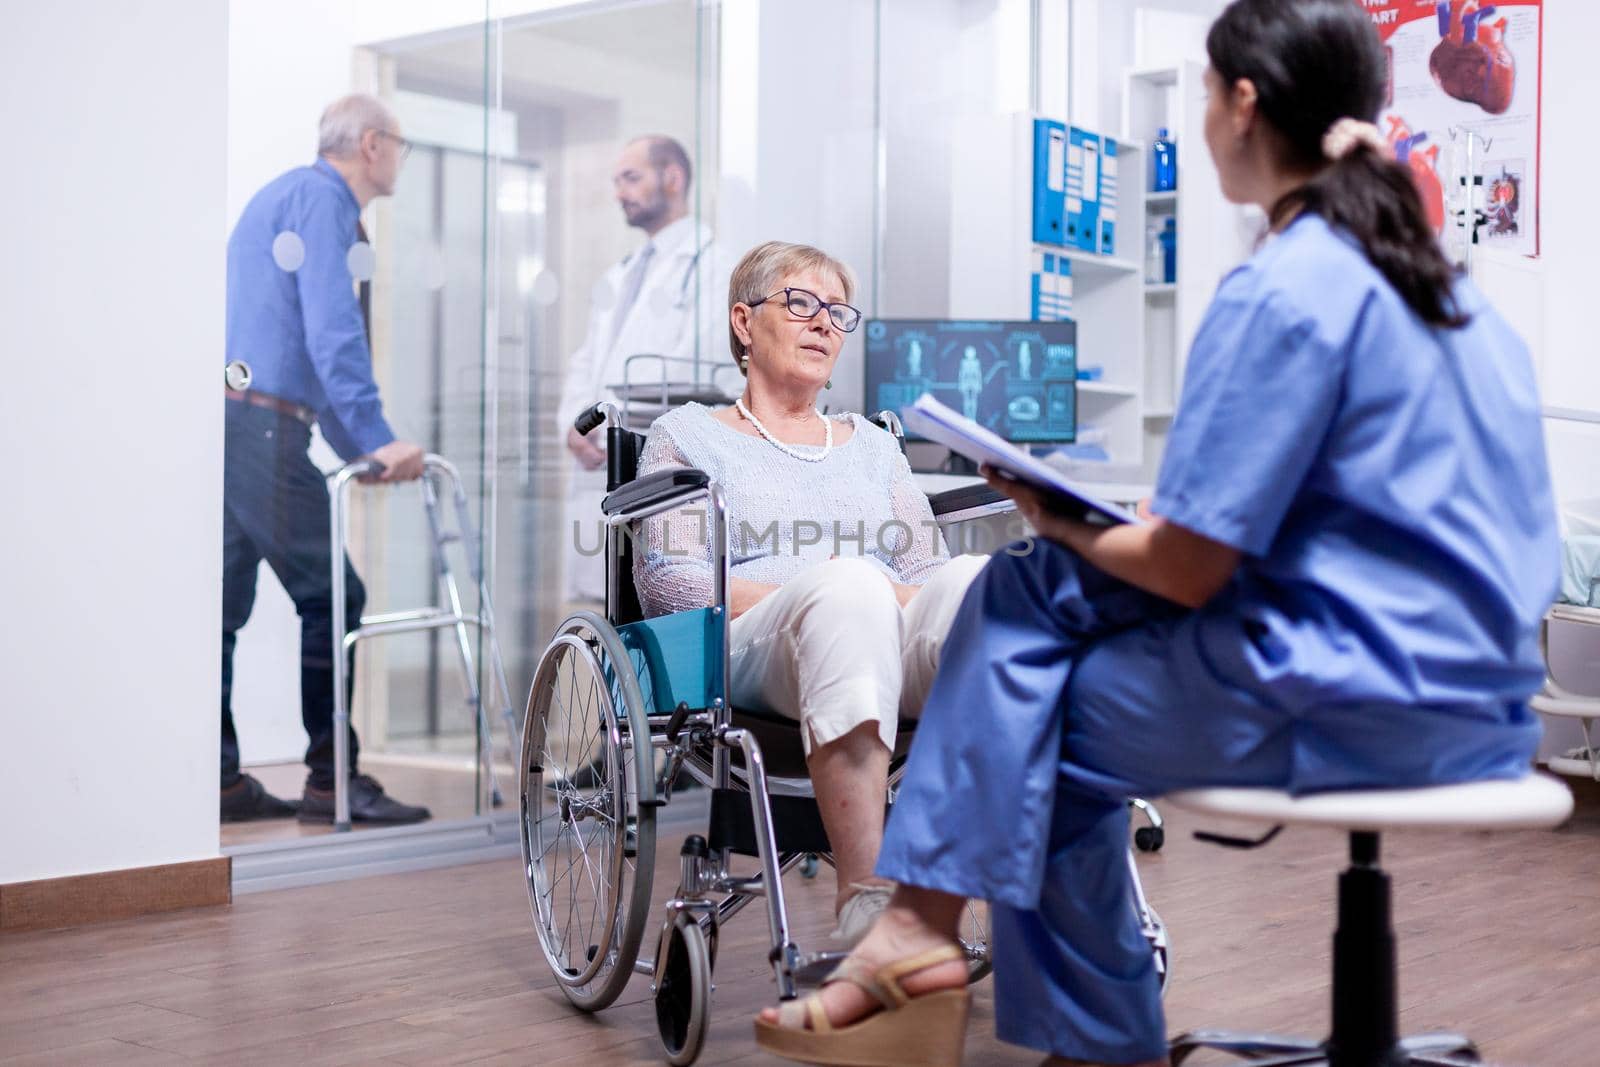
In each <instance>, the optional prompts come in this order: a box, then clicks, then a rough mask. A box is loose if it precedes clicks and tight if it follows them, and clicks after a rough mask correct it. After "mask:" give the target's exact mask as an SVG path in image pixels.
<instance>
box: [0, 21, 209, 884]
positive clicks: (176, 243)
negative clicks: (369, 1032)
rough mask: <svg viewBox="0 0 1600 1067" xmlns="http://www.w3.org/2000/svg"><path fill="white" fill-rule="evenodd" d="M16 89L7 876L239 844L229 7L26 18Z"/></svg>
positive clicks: (1, 193) (4, 755)
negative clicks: (224, 588)
mask: <svg viewBox="0 0 1600 1067" xmlns="http://www.w3.org/2000/svg"><path fill="white" fill-rule="evenodd" d="M74 57H76V58H74ZM152 57H158V60H157V61H152ZM0 99H4V100H7V101H9V102H11V103H12V104H13V105H15V106H12V107H9V108H8V109H7V114H8V118H7V120H6V149H7V163H6V165H5V166H4V167H3V168H0V203H5V204H8V205H10V206H11V210H10V211H9V212H8V218H7V224H6V233H7V244H8V246H9V248H10V250H11V254H9V255H6V256H4V257H0V323H3V324H4V325H3V327H0V329H3V330H4V343H3V346H0V350H3V351H4V353H5V360H6V363H7V367H6V372H7V373H6V379H7V393H8V395H9V396H10V397H11V400H12V403H11V404H10V405H9V410H8V412H7V416H6V418H5V419H4V420H0V448H3V450H4V454H5V455H6V456H8V457H11V460H12V462H13V463H14V464H15V474H14V475H13V485H14V486H19V487H20V495H18V496H14V497H13V500H12V501H11V506H10V507H8V508H7V509H6V511H7V514H8V516H9V517H8V518H7V519H6V520H5V525H4V527H3V532H0V545H3V547H4V554H5V558H6V560H7V563H6V566H5V567H4V568H3V569H0V575H3V576H0V595H3V600H4V603H5V604H6V605H7V609H6V612H5V614H4V618H5V621H4V623H3V624H0V627H3V630H0V634H3V636H0V642H3V647H4V649H5V653H4V664H5V688H4V696H3V697H0V699H3V701H4V705H3V706H4V712H3V716H4V723H3V731H4V733H3V741H0V812H3V813H4V814H3V815H0V882H12V881H25V880H30V879H38V878H50V877H58V876H65V875H72V874H79V873H87V872H93V871H103V870H114V869H119V868H128V867H140V866H146V865H151V864H160V863H171V862H178V861H185V860H194V859H200V858H205V857H210V856H215V855H216V854H217V799H216V798H217V691H218V658H217V649H218V641H219V637H218V633H219V629H218V627H219V624H220V623H219V620H220V614H221V604H220V597H219V594H218V590H219V589H220V587H221V573H222V564H221V545H220V540H221V539H220V536H219V534H220V527H221V513H220V490H221V484H222V402H221V397H220V396H219V395H218V393H219V389H218V385H219V380H218V379H219V375H218V369H219V365H220V362H221V361H220V359H219V355H220V353H221V351H222V343H223V252H224V237H225V234H226V229H225V223H226V221H227V219H226V203H225V188H226V186H225V181H226V165H227V155H226V141H227V9H226V7H225V6H223V5H219V4H216V3H214V2H211V0H168V2H166V3H163V4H160V5H130V4H126V3H120V2H116V0H77V2H74V3H70V4H29V5H24V6H19V7H17V8H15V9H14V10H13V11H11V12H10V13H9V14H8V17H7V20H6V31H5V33H4V34H3V35H0ZM19 102H25V104H19Z"/></svg>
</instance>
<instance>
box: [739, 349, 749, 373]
mask: <svg viewBox="0 0 1600 1067" xmlns="http://www.w3.org/2000/svg"><path fill="white" fill-rule="evenodd" d="M739 369H740V370H742V371H748V370H749V369H750V353H748V352H746V353H745V354H744V355H742V356H740V357H739Z"/></svg>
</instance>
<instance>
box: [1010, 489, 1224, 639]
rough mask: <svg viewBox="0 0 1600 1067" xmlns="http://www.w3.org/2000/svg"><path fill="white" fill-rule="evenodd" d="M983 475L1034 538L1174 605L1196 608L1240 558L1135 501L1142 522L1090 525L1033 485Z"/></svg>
mask: <svg viewBox="0 0 1600 1067" xmlns="http://www.w3.org/2000/svg"><path fill="white" fill-rule="evenodd" d="M984 477H985V478H986V479H988V482H989V484H990V485H992V486H993V487H994V488H995V489H996V490H997V491H998V492H1000V493H1003V494H1005V495H1006V496H1008V497H1010V498H1011V499H1012V500H1015V501H1016V502H1017V511H1018V512H1020V513H1021V514H1022V516H1023V517H1024V518H1026V519H1027V520H1028V521H1029V522H1030V523H1032V524H1033V528H1034V529H1035V530H1037V531H1038V532H1039V536H1040V537H1044V538H1047V539H1049V540H1051V541H1057V542H1060V543H1061V544H1063V545H1066V546H1067V547H1068V548H1070V549H1072V550H1073V551H1074V552H1076V553H1077V554H1078V555H1080V556H1082V557H1083V558H1084V559H1086V560H1088V561H1089V562H1090V563H1092V564H1094V565H1095V566H1096V567H1099V568H1100V569H1101V570H1103V571H1105V572H1106V573H1107V574H1109V575H1111V576H1112V577H1114V578H1121V579H1122V580H1123V581H1125V582H1127V583H1128V584H1129V585H1135V586H1138V587H1139V588H1140V589H1143V590H1145V591H1146V592H1148V593H1154V594H1155V595H1156V596H1159V597H1165V598H1166V599H1168V600H1170V601H1172V602H1173V603H1174V604H1182V605H1183V606H1184V607H1186V608H1197V607H1199V606H1201V605H1202V604H1204V603H1205V602H1206V601H1208V600H1210V599H1211V598H1212V597H1213V596H1216V595H1217V593H1219V592H1221V591H1222V589H1223V588H1224V587H1226V586H1227V584H1228V583H1229V582H1230V581H1232V579H1233V575H1234V572H1235V571H1237V570H1238V569H1239V561H1240V559H1241V558H1242V557H1241V553H1240V551H1239V550H1238V549H1237V548H1234V547H1232V546H1231V545H1226V544H1223V543H1222V542H1221V541H1213V540H1212V539H1211V538H1209V537H1205V536H1203V535H1201V534H1197V533H1195V532H1194V531H1193V530H1190V529H1187V528H1185V527H1183V526H1179V525H1177V524H1176V523H1173V522H1169V521H1167V520H1166V519H1164V518H1162V517H1161V516H1159V515H1153V514H1151V512H1150V509H1149V507H1148V506H1146V505H1145V504H1143V503H1141V504H1140V507H1139V513H1140V515H1141V516H1144V517H1146V518H1147V520H1148V521H1146V522H1143V523H1123V524H1121V525H1118V526H1091V525H1089V524H1088V523H1086V522H1078V521H1077V520H1075V519H1066V518H1062V517H1061V516H1060V515H1057V514H1054V513H1052V512H1051V511H1050V510H1049V509H1048V507H1047V506H1046V503H1045V498H1044V496H1043V495H1042V494H1040V493H1039V492H1038V491H1037V490H1035V489H1033V488H1031V487H1030V486H1027V485H1021V484H1019V483H1017V482H1014V481H1011V480H1010V479H1006V478H1001V477H998V476H997V475H996V474H995V472H994V471H992V470H988V469H985V470H984Z"/></svg>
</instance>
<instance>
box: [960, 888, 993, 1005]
mask: <svg viewBox="0 0 1600 1067" xmlns="http://www.w3.org/2000/svg"><path fill="white" fill-rule="evenodd" d="M956 936H957V937H959V938H960V939H961V950H962V951H963V952H965V953H966V954H967V984H968V985H974V984H976V983H978V982H981V981H983V980H984V979H985V978H987V977H989V972H990V971H992V970H994V960H993V959H992V958H991V957H990V955H989V953H990V946H989V905H988V904H986V903H985V902H983V901H981V900H969V901H967V906H966V908H965V909H964V910H963V911H962V913H961V928H960V929H959V930H958V931H957V933H956Z"/></svg>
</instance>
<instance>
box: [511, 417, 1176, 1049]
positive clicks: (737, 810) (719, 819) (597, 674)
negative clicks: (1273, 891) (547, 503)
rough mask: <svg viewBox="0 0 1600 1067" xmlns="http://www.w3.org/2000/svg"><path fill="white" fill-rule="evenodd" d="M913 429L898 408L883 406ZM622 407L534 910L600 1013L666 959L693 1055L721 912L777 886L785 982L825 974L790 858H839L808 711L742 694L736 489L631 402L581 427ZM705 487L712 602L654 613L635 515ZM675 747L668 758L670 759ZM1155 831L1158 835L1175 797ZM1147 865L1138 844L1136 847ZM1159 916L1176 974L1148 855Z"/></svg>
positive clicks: (975, 937)
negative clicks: (733, 698) (733, 513)
mask: <svg viewBox="0 0 1600 1067" xmlns="http://www.w3.org/2000/svg"><path fill="white" fill-rule="evenodd" d="M873 421H875V422H877V423H878V424H879V425H881V426H884V427H885V428H886V429H889V430H890V432H892V433H894V434H895V435H896V436H897V437H899V438H901V440H902V441H903V434H902V433H901V432H900V426H899V421H898V419H896V418H895V417H894V415H893V413H892V412H884V413H881V414H880V415H879V416H876V417H875V418H874V420H873ZM601 424H605V425H606V427H607V429H606V436H607V446H608V451H607V464H608V467H607V488H608V493H607V495H606V497H605V500H604V502H603V504H602V511H603V513H604V522H605V527H606V537H605V543H604V551H605V554H606V603H605V612H604V615H601V614H599V613H596V612H591V611H578V612H576V613H574V614H572V615H571V616H569V617H568V618H567V619H566V620H565V621H563V622H562V623H561V625H560V626H559V627H558V628H557V630H556V632H555V635H554V636H553V637H552V638H551V640H550V643H549V645H548V646H547V647H546V648H545V650H544V653H543V654H542V656H541V658H540V660H539V664H538V667H537V668H536V670H535V673H534V679H533V683H532V686H531V688H530V690H529V694H528V704H527V715H526V719H525V722H524V727H523V738H522V752H521V763H520V767H521V772H520V777H521V783H520V784H521V818H520V836H521V842H522V858H523V868H524V875H525V877H526V881H527V886H528V895H529V900H530V903H531V907H532V912H533V920H534V926H535V928H536V930H537V932H538V937H539V944H540V947H541V949H542V950H543V953H544V956H545V959H546V961H547V962H548V964H549V966H550V969H551V972H552V973H553V975H554V977H555V979H556V982H557V984H558V985H559V986H560V988H561V991H562V992H563V993H564V994H565V995H566V997H567V999H569V1000H570V1001H571V1002H572V1003H573V1004H574V1005H575V1006H577V1007H578V1008H580V1009H582V1010H584V1011H589V1012H595V1011H599V1010H601V1009H602V1008H605V1007H606V1006H608V1005H609V1004H611V1003H612V1002H613V1001H615V1000H616V999H617V997H618V996H619V995H620V994H621V993H622V991H623V989H624V987H625V986H626V985H627V983H628V981H629V980H630V979H631V978H632V977H633V976H634V975H635V974H644V975H648V976H650V983H651V987H650V988H651V992H652V994H653V997H654V1005H655V1013H656V1022H657V1028H658V1031H659V1033H660V1038H661V1043H662V1047H663V1050H664V1051H665V1054H666V1059H667V1061H668V1062H669V1063H672V1064H688V1063H693V1062H694V1060H695V1059H696V1057H697V1056H698V1055H699V1053H700V1051H701V1048H702V1045H703V1043H704V1040H705V1035H706V1030H707V1024H708V1020H709V1008H710V999H711V989H712V986H711V976H712V970H713V968H714V966H715V963H716V957H717V941H718V931H719V929H720V927H721V925H722V924H723V923H724V922H726V921H728V920H729V919H731V918H732V917H733V916H734V915H736V914H737V913H738V912H740V911H741V910H743V909H744V907H745V906H746V905H748V904H750V903H751V902H752V901H754V900H756V899H757V898H761V899H762V900H763V901H764V903H765V912H766V920H767V928H768V932H769V934H770V938H771V941H770V952H769V959H770V961H771V963H772V969H773V974H774V977H775V979H776V982H777V991H778V996H779V998H780V999H784V1000H788V999H791V998H793V997H795V996H796V995H797V992H798V988H799V987H800V986H801V985H802V984H815V983H816V982H818V981H820V980H821V978H822V977H823V976H824V975H826V974H827V973H828V971H830V970H831V969H832V968H833V967H834V966H835V965H836V964H837V962H838V961H839V960H840V959H841V958H842V957H843V955H844V954H843V953H841V952H827V951H814V952H807V951H804V950H802V948H801V946H800V945H799V944H797V943H796V941H795V938H794V936H793V934H792V932H791V929H790V925H789V916H788V911H787V909H786V907H785V901H784V887H783V876H784V875H785V874H786V873H788V872H789V871H791V870H793V869H795V868H796V867H801V868H802V870H804V869H805V866H806V865H807V864H808V861H809V863H810V864H811V865H812V869H813V870H814V864H815V859H816V858H817V857H821V859H822V860H824V861H826V862H830V863H831V856H830V854H829V846H828V840H827V835H826V833H825V832H824V830H823V826H822V820H821V816H820V814H819V812H818V809H817V805H816V801H815V799H814V797H813V795H812V792H811V787H810V782H809V779H808V778H807V771H806V765H805V758H804V754H803V748H802V745H801V739H800V727H799V723H797V722H795V721H793V720H790V719H787V718H782V717H780V716H776V715H771V714H766V713H763V712H760V711H758V710H755V709H748V708H736V707H733V706H732V705H731V704H730V702H729V699H728V692H727V679H728V678H729V676H730V672H729V645H728V632H729V631H728V624H729V621H730V620H729V616H728V611H727V603H728V597H727V593H728V581H729V559H730V556H729V542H728V537H729V534H728V523H727V508H726V503H725V500H724V496H723V491H722V488H721V487H720V486H719V485H717V484H716V483H715V482H713V481H712V480H711V479H710V478H709V476H708V475H706V474H705V473H704V472H702V471H699V470H692V469H685V468H675V469H671V470H663V471H659V472H656V473H654V474H651V475H647V476H645V477H643V478H638V477H636V475H637V470H638V459H639V454H640V451H641V449H642V447H643V443H644V438H643V436H641V435H639V434H636V433H633V432H630V431H629V430H628V429H627V428H626V426H625V425H624V424H623V421H622V418H621V416H620V413H619V412H618V410H617V409H616V408H615V407H614V406H613V405H610V404H605V403H602V404H596V405H594V406H593V407H591V408H590V409H588V410H587V411H585V412H584V413H583V415H581V416H580V417H579V418H578V419H577V421H576V423H575V426H576V428H577V429H578V431H579V432H580V433H588V432H590V431H592V430H593V429H595V428H597V427H598V426H600V425H601ZM700 502H703V503H704V505H705V507H706V509H707V516H708V522H707V527H706V531H707V534H708V535H709V537H710V540H711V550H712V559H713V561H714V569H713V578H712V583H713V597H712V600H713V602H712V603H711V604H710V605H708V606H706V607H705V608H701V609H695V610H691V611H684V612H678V613H675V614H671V615H666V616H661V617H657V618H650V619H647V618H644V617H643V612H642V611H641V609H640V605H639V600H638V596H637V593H636V591H635V590H634V588H633V582H632V575H633V569H632V553H633V549H632V533H631V531H632V530H633V528H634V526H635V524H638V523H640V522H642V521H643V520H645V519H648V518H651V517H653V516H657V515H661V514H663V513H665V512H667V511H670V510H672V509H675V508H679V507H682V506H684V505H687V504H693V503H700ZM930 503H931V504H932V505H933V507H934V513H935V516H936V517H937V518H939V519H940V521H941V524H944V523H946V522H953V521H965V520H967V519H970V518H974V517H978V516H982V515H992V514H998V513H1001V512H1003V511H1006V510H1008V509H1009V506H1010V501H1008V500H1006V499H1005V498H1003V497H1001V496H1000V495H999V494H997V493H994V492H993V491H992V490H990V489H988V487H987V486H976V487H970V488H963V489H958V490H954V491H952V492H950V493H945V494H941V495H940V496H938V497H935V498H933V499H932V500H931V501H930ZM914 731H915V723H911V722H903V723H901V725H900V731H899V741H898V743H897V746H896V752H895V753H894V755H893V758H892V761H891V764H890V774H889V793H888V795H889V800H890V803H891V804H892V803H893V798H894V794H895V789H896V785H897V784H898V782H899V780H900V777H901V774H902V773H903V767H904V757H905V753H906V751H907V750H908V749H909V746H910V741H911V738H912V736H913V735H914ZM657 753H660V754H661V756H662V757H663V758H662V759H661V761H660V766H659V767H658V766H657ZM680 773H684V774H687V775H688V776H689V777H690V778H692V779H694V780H695V781H696V782H698V783H699V784H701V785H702V786H705V787H706V788H707V789H708V791H709V801H710V816H709V820H708V826H707V828H706V832H705V833H703V834H701V833H695V834H691V835H689V836H688V837H687V838H686V839H685V840H684V841H683V844H682V847H681V849H680V852H679V874H678V886H677V889H676V891H675V892H674V893H673V895H672V897H671V898H670V899H669V900H668V901H667V902H666V903H665V905H664V907H663V908H662V910H661V911H660V912H659V913H658V914H660V915H661V921H660V926H659V928H658V930H657V931H656V933H655V935H654V943H655V951H654V954H653V955H652V956H650V957H648V958H641V956H640V948H641V945H642V944H643V942H644V939H645V935H646V927H647V925H648V924H649V915H650V912H651V909H652V892H651V891H652V885H651V883H652V879H653V876H654V873H655V865H656V846H657V841H656V819H657V813H658V812H659V811H660V809H661V808H663V807H664V806H666V805H667V804H668V803H669V802H670V800H671V799H672V791H673V784H674V782H675V781H676V780H678V778H679V775H680ZM1136 803H1137V804H1138V805H1139V806H1140V808H1141V810H1143V811H1144V812H1145V814H1146V816H1147V818H1148V819H1149V820H1150V825H1149V826H1145V827H1141V828H1140V830H1139V835H1140V840H1139V842H1138V844H1139V847H1140V848H1141V849H1144V850H1147V851H1148V850H1152V849H1153V848H1159V847H1160V839H1159V835H1160V832H1161V827H1160V816H1159V815H1158V814H1157V813H1156V812H1155V809H1154V808H1153V807H1150V806H1149V805H1147V804H1145V803H1144V802H1143V801H1138V802H1136ZM736 854H737V855H740V856H745V857H754V858H755V859H756V861H757V863H758V864H759V871H758V872H757V873H755V874H753V875H752V874H743V875H741V874H736V873H735V872H734V870H733V867H732V857H733V856H734V855H736ZM1128 862H1129V865H1130V866H1132V864H1133V853H1132V851H1131V850H1130V852H1129V853H1128ZM1134 887H1135V889H1134V899H1133V900H1132V901H1130V906H1131V907H1133V908H1134V909H1136V913H1137V915H1138V916H1139V919H1140V923H1141V928H1142V930H1143V932H1144V935H1145V937H1146V939H1147V940H1148V941H1149V943H1150V946H1151V950H1152V952H1153V953H1154V954H1155V957H1156V965H1157V968H1158V971H1159V973H1160V975H1161V980H1162V983H1163V988H1164V987H1165V984H1166V980H1167V974H1168V963H1169V961H1168V943H1167V936H1166V930H1165V927H1164V926H1163V924H1162V922H1161V919H1160V917H1159V916H1158V915H1157V914H1156V913H1155V911H1154V910H1153V909H1151V908H1150V906H1149V904H1148V903H1147V901H1146V900H1145V898H1144V894H1143V891H1142V889H1141V888H1140V887H1139V879H1138V872H1137V869H1135V870H1134ZM986 922H987V909H986V908H985V907H984V906H983V905H981V904H978V903H975V902H969V903H968V906H967V912H966V915H965V916H964V919H963V923H962V928H961V931H960V936H961V943H962V948H963V949H964V951H965V953H966V956H967V960H968V966H969V972H970V981H973V982H976V981H979V980H981V979H982V978H983V977H985V976H986V975H987V974H988V973H989V970H990V963H989V944H988V936H987V930H986Z"/></svg>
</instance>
